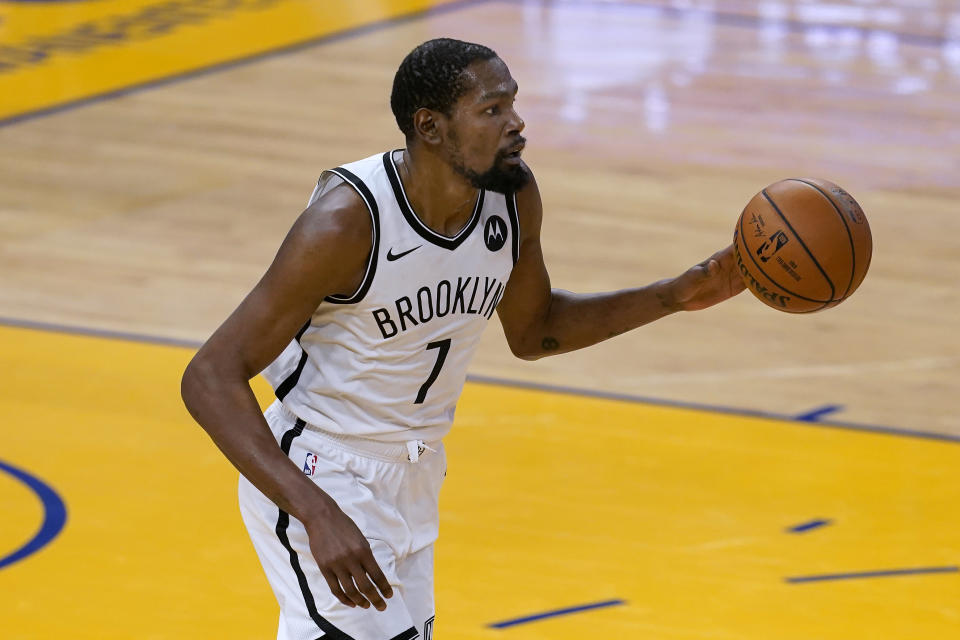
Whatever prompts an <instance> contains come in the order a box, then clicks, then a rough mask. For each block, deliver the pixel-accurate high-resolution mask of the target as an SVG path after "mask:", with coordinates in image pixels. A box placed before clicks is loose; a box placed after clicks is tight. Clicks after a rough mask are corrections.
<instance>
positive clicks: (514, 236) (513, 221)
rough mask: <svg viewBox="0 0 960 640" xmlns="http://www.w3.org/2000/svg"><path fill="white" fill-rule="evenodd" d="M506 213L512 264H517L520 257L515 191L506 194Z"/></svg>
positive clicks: (518, 220) (518, 221)
mask: <svg viewBox="0 0 960 640" xmlns="http://www.w3.org/2000/svg"><path fill="white" fill-rule="evenodd" d="M505 200H506V201H507V213H508V214H509V217H510V239H511V241H512V242H511V244H512V245H513V264H517V260H519V259H520V214H519V213H517V194H516V192H514V193H511V194H510V195H508V196H507V197H506V198H505Z"/></svg>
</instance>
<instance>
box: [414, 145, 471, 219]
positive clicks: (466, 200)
mask: <svg viewBox="0 0 960 640" xmlns="http://www.w3.org/2000/svg"><path fill="white" fill-rule="evenodd" d="M396 160H397V168H398V171H399V174H400V180H401V181H402V182H403V189H404V191H405V192H406V194H407V199H409V200H410V206H411V207H413V210H414V212H415V213H416V214H417V217H418V218H420V221H421V222H423V223H424V224H425V225H427V226H428V227H430V228H431V229H433V230H434V231H436V232H437V233H439V234H441V235H445V236H453V235H456V233H457V232H458V231H460V229H462V228H463V227H464V226H465V225H466V224H467V222H468V221H469V220H470V216H471V215H472V214H473V208H474V205H475V204H476V201H477V188H476V187H474V186H472V185H471V184H470V183H469V182H467V181H466V179H465V178H464V177H463V176H461V175H459V174H458V173H456V172H455V171H454V170H453V169H451V168H450V165H448V164H447V163H446V162H444V161H443V160H442V159H440V158H438V157H437V156H436V155H435V154H432V153H429V152H425V151H422V150H419V151H418V150H414V151H411V150H410V149H409V148H408V149H404V151H403V156H402V158H397V159H396Z"/></svg>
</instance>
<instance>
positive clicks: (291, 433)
mask: <svg viewBox="0 0 960 640" xmlns="http://www.w3.org/2000/svg"><path fill="white" fill-rule="evenodd" d="M305 426H306V423H305V422H304V421H303V420H301V419H300V418H297V421H296V422H295V423H294V425H293V426H292V427H291V428H290V429H289V430H288V431H287V432H286V433H284V434H283V437H282V438H280V449H282V450H283V453H284V455H286V456H288V457H289V456H290V446H291V445H292V444H293V440H294V438H296V437H297V436H299V435H300V434H301V433H303V428H304V427H305ZM289 526H290V514H289V513H287V512H286V511H284V510H283V509H280V514H279V515H278V516H277V526H276V529H275V531H276V534H277V538H278V539H279V540H280V544H282V545H283V548H284V549H286V550H287V553H288V554H290V566H291V567H292V568H293V572H294V573H295V574H296V575H297V582H298V583H299V585H300V593H301V594H302V595H303V602H304V604H305V605H306V606H307V613H309V614H310V618H311V619H312V620H313V621H314V622H315V623H316V625H317V626H318V627H320V630H321V631H323V633H324V635H323V636H322V637H323V638H324V639H325V640H353V638H351V637H350V636H349V635H347V634H346V633H344V632H343V631H341V630H340V629H338V628H336V627H335V626H333V625H332V624H331V623H330V621H329V620H327V619H325V618H324V617H323V616H321V615H320V612H319V611H317V602H316V600H314V599H313V593H312V592H311V591H310V585H309V584H308V583H307V576H306V575H304V573H303V568H302V567H301V566H300V557H299V556H298V555H297V552H296V551H294V549H293V547H291V546H290V538H289V536H287V528H288V527H289Z"/></svg>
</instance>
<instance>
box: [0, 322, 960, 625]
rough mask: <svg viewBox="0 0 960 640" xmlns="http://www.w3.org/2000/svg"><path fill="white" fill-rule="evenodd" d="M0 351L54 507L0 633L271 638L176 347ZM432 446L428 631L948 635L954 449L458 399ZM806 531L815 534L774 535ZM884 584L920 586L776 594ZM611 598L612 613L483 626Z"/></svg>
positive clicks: (546, 395)
mask: <svg viewBox="0 0 960 640" xmlns="http://www.w3.org/2000/svg"><path fill="white" fill-rule="evenodd" d="M0 340H2V341H3V342H4V344H6V345H8V348H7V349H4V351H3V352H2V354H0V365H2V366H3V367H4V370H6V371H10V370H15V371H17V372H18V375H17V376H16V377H15V378H14V379H11V380H8V381H7V382H6V383H5V384H4V385H3V386H2V387H0V407H2V412H3V414H2V415H3V420H4V424H6V425H14V426H15V428H14V433H13V434H11V433H10V431H11V430H7V431H6V435H5V436H4V442H3V454H2V456H0V458H2V460H3V461H6V462H15V463H16V465H17V466H19V467H22V468H25V469H27V470H30V471H32V472H33V473H35V474H38V475H39V476H41V478H42V479H43V480H44V481H45V482H47V483H48V484H49V485H50V486H52V487H54V488H55V489H56V490H57V491H58V492H59V493H60V495H61V497H62V498H63V500H64V501H65V502H66V504H67V508H68V518H67V524H66V527H65V528H64V530H63V531H62V533H61V534H60V535H59V536H58V538H56V539H55V540H54V541H53V543H52V544H50V545H49V546H48V547H46V548H44V549H42V550H41V551H39V552H38V553H36V554H35V555H33V556H31V557H30V558H28V559H27V560H24V561H21V562H19V563H16V564H13V565H10V566H8V567H6V568H4V569H3V570H0V591H2V592H3V593H4V594H5V596H4V598H3V599H2V600H0V620H2V621H3V623H2V628H3V637H4V638H10V639H28V638H29V639H33V638H55V637H63V636H65V635H68V636H69V637H71V638H78V639H79V638H90V639H96V640H102V639H105V638H138V639H139V638H156V639H160V638H170V639H182V638H250V639H254V638H269V637H272V633H273V632H274V630H275V629H274V625H275V620H276V605H275V603H274V601H273V597H272V594H271V593H270V591H269V588H268V587H267V584H266V580H265V579H264V578H263V576H262V573H261V570H260V567H259V565H258V563H257V560H256V558H255V555H254V553H253V550H252V547H251V546H250V545H249V542H248V540H247V539H246V534H245V532H244V531H243V528H242V524H241V523H240V519H239V517H238V515H237V513H236V472H235V471H233V469H232V468H231V467H230V466H229V464H228V463H227V462H226V461H225V460H224V459H223V458H222V457H221V456H220V454H219V453H218V452H217V451H216V449H215V447H214V446H213V445H212V444H211V443H210V442H209V441H208V440H207V439H206V437H205V436H204V435H203V432H202V431H201V430H200V429H199V428H198V427H196V426H195V425H193V423H192V420H191V419H190V417H189V416H188V415H187V413H186V411H185V410H184V409H183V407H182V406H181V405H180V403H179V401H178V398H177V393H176V389H177V386H178V382H179V375H180V372H181V370H182V368H183V367H184V366H185V364H186V362H187V360H188V359H189V357H190V355H191V350H190V349H185V348H182V347H173V346H165V345H150V344H141V343H135V342H128V341H124V340H116V339H105V338H95V337H88V336H70V335H62V334H58V333H54V332H47V331H33V330H24V329H11V328H0ZM51 363H56V364H55V368H53V370H52V367H51ZM257 389H258V392H259V395H260V397H261V400H262V401H264V402H268V401H269V398H270V390H269V388H267V387H266V385H264V384H263V383H262V382H260V383H258V387H257ZM11 435H13V436H14V437H11ZM446 446H447V451H448V456H449V470H450V471H449V475H448V477H447V480H446V482H445V486H444V489H443V494H442V503H441V513H442V517H441V536H440V542H439V544H438V547H437V598H438V616H437V626H436V633H437V637H438V638H463V639H473V638H476V639H478V640H479V639H493V638H515V639H517V640H521V639H522V640H534V639H537V640H539V639H544V640H545V639H548V638H549V639H550V640H567V639H570V640H572V639H573V638H583V637H591V638H663V639H668V638H670V639H673V638H675V639H683V640H699V639H702V638H719V639H730V640H733V639H738V640H742V639H756V640H766V639H768V638H778V639H782V640H805V639H808V638H811V637H816V638H823V639H825V640H833V639H837V640H839V639H847V638H875V639H883V640H894V639H896V640H916V639H917V638H930V639H943V638H948V637H951V634H952V633H953V631H954V630H955V629H956V624H957V617H958V616H960V609H958V606H957V603H958V602H960V577H958V576H960V573H958V571H960V569H958V567H957V564H958V563H957V558H958V556H960V544H958V541H957V538H956V535H955V532H956V531H957V529H958V527H960V512H958V511H957V510H956V509H954V508H952V506H951V505H954V504H956V503H957V501H958V500H960V465H957V451H958V448H957V445H956V444H955V443H949V442H941V441H936V440H925V439H918V438H908V437H903V436H893V435H883V434H872V433H866V432H861V431H855V430H843V429H833V428H823V427H818V426H810V425H803V424H798V423H791V422H784V421H775V420H769V419H761V418H751V417H744V416H736V415H722V414H717V413H713V412H703V411H696V410H691V409H683V408H669V407H657V406H651V405H645V404H641V403H630V402H618V401H611V400H602V399H596V398H585V397H578V396H571V395H565V394H558V393H551V392H544V391H535V390H523V389H518V388H513V387H505V386H502V385H486V384H470V385H468V386H467V390H466V393H465V395H464V398H463V401H462V403H461V406H460V409H459V411H458V423H457V428H455V429H454V431H453V432H452V434H451V435H450V437H449V438H448V440H447V443H446ZM0 501H2V504H4V505H5V514H6V515H7V518H6V519H5V520H6V522H5V525H4V527H2V528H0V532H2V534H0V544H2V545H3V547H0V554H5V553H6V551H7V550H8V549H14V548H16V546H17V545H19V544H22V543H23V542H24V541H25V540H26V539H28V538H29V537H30V535H31V534H32V533H33V532H34V531H35V530H36V528H37V525H38V522H39V521H40V520H41V518H42V514H41V512H40V509H38V504H37V500H36V498H35V496H32V495H31V494H30V492H29V491H27V489H26V488H25V486H24V485H23V484H22V483H18V482H15V481H14V480H13V479H12V478H10V477H8V476H7V475H4V474H0ZM814 519H826V520H829V523H828V524H827V525H826V526H823V527H819V528H812V529H810V530H808V531H806V532H805V533H791V532H790V531H789V529H790V528H793V527H796V526H797V525H800V524H803V523H809V522H811V521H812V520H814ZM897 570H908V571H910V572H916V571H919V570H937V572H936V573H926V574H925V573H912V574H911V575H902V576H895V577H879V576H873V577H869V576H863V575H861V576H859V577H853V576H849V577H848V579H843V580H840V579H834V580H826V581H822V582H810V583H791V582H788V581H787V580H788V579H790V578H804V577H807V578H810V577H822V576H825V575H827V576H829V575H833V576H836V574H851V573H852V574H859V573H864V572H876V571H897ZM609 600H622V601H623V604H621V605H619V606H615V607H610V608H605V609H598V610H595V611H589V612H584V613H580V614H577V615H568V616H563V617H557V618H550V619H545V620H540V621H537V622H535V623H528V624H523V625H517V626H513V627H508V628H505V629H492V628H490V627H489V625H491V624H493V623H497V622H504V621H510V620H515V619H517V618H522V617H526V616H529V615H531V614H537V613H542V612H546V611H553V610H556V609H561V608H564V607H570V606H575V605H583V604H586V603H596V602H598V601H609ZM51 612H56V615H51Z"/></svg>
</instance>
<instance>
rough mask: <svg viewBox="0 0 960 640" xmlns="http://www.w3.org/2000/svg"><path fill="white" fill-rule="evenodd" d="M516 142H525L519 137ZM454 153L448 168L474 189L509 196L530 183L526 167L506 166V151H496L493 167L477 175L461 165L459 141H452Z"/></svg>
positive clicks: (523, 165) (518, 165)
mask: <svg viewBox="0 0 960 640" xmlns="http://www.w3.org/2000/svg"><path fill="white" fill-rule="evenodd" d="M517 142H525V140H524V138H523V137H520V138H519V139H518V140H517ZM454 143H455V145H456V146H455V153H454V157H453V160H452V162H451V163H450V166H451V167H453V170H454V171H456V172H457V173H458V174H460V175H461V176H463V177H464V178H466V179H467V182H469V183H470V185H471V186H472V187H474V188H475V189H484V190H486V191H495V192H497V193H503V194H510V193H514V192H516V191H519V190H520V189H522V188H523V187H525V186H527V183H528V182H530V171H529V170H528V169H527V165H526V164H524V163H523V162H521V163H520V164H507V162H506V159H507V156H508V155H509V154H508V153H507V152H506V151H498V152H497V155H496V157H495V158H494V159H493V166H491V167H490V168H489V169H487V170H486V171H484V172H483V173H479V172H477V171H474V170H473V169H468V168H467V166H466V165H465V164H464V163H463V157H462V156H461V154H460V153H459V152H460V145H459V140H456V139H454Z"/></svg>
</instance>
